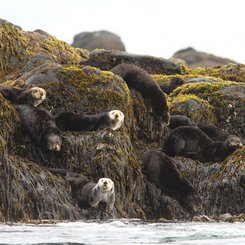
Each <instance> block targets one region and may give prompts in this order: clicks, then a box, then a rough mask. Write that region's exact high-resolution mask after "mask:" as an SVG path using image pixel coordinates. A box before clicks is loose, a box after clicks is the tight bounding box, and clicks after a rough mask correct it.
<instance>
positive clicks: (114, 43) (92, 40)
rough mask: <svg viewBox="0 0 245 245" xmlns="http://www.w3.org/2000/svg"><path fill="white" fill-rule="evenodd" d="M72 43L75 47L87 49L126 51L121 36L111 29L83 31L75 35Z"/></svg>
mask: <svg viewBox="0 0 245 245" xmlns="http://www.w3.org/2000/svg"><path fill="white" fill-rule="evenodd" d="M71 45H72V46H73V47H75V48H82V49H87V50H94V49H106V50H119V51H126V49H125V46H124V44H123V42H122V40H121V38H120V37H119V36H118V35H116V34H114V33H112V32H109V31H94V32H81V33H79V34H77V35H76V36H74V38H73V43H72V44H71Z"/></svg>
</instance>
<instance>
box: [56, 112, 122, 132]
mask: <svg viewBox="0 0 245 245" xmlns="http://www.w3.org/2000/svg"><path fill="white" fill-rule="evenodd" d="M54 118H55V122H56V125H57V127H58V128H59V129H60V130H62V131H95V130H99V129H103V128H111V129H112V130H117V129H119V128H120V127H121V126H122V124H123V122H124V114H123V113H122V112H121V111H119V110H112V111H109V112H104V113H100V114H95V115H81V114H77V113H74V112H69V111H68V112H60V113H57V114H56V115H54Z"/></svg>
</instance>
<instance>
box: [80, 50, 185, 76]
mask: <svg viewBox="0 0 245 245" xmlns="http://www.w3.org/2000/svg"><path fill="white" fill-rule="evenodd" d="M121 63H129V64H133V65H136V66H139V67H140V68H142V69H144V70H146V71H147V72H148V73H150V74H158V73H159V74H183V73H184V72H185V70H186V66H185V63H184V62H183V61H181V60H177V59H172V60H167V59H164V58H157V57H153V56H150V55H136V54H129V53H127V52H122V51H108V50H94V51H92V52H90V53H89V57H88V58H87V59H85V60H82V61H81V62H80V64H81V65H89V66H94V67H97V68H99V69H102V70H111V69H112V68H113V67H114V66H116V65H118V64H121Z"/></svg>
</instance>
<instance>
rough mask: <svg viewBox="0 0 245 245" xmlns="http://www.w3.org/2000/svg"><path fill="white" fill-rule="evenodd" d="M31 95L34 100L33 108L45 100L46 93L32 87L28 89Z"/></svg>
mask: <svg viewBox="0 0 245 245" xmlns="http://www.w3.org/2000/svg"><path fill="white" fill-rule="evenodd" d="M30 91H31V95H32V97H33V98H34V99H35V102H34V106H37V105H39V104H40V103H42V102H43V100H45V98H46V91H45V90H44V89H43V88H39V87H32V88H30Z"/></svg>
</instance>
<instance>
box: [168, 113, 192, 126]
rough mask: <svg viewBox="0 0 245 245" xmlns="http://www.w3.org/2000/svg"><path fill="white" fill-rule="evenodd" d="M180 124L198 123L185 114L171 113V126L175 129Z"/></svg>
mask: <svg viewBox="0 0 245 245" xmlns="http://www.w3.org/2000/svg"><path fill="white" fill-rule="evenodd" d="M180 126H196V123H195V122H193V121H192V120H191V119H190V118H189V117H187V116H184V115H171V116H170V123H169V128H171V129H175V128H177V127H180Z"/></svg>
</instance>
